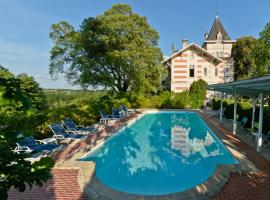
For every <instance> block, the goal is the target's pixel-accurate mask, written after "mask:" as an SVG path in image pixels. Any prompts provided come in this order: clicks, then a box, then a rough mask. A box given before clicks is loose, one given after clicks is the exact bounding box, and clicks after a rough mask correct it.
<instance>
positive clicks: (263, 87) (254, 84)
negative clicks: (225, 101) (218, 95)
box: [207, 75, 270, 96]
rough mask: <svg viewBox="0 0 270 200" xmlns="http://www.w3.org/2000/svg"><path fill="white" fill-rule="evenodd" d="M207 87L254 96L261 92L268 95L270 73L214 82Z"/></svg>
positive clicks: (269, 91)
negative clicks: (256, 76) (219, 82)
mask: <svg viewBox="0 0 270 200" xmlns="http://www.w3.org/2000/svg"><path fill="white" fill-rule="evenodd" d="M207 89H208V90H214V91H219V92H225V93H229V94H237V95H241V96H254V95H259V94H261V93H262V94H264V95H268V94H270V75H266V76H263V77H259V78H253V79H247V80H241V81H234V82H230V83H221V84H212V85H208V86H207Z"/></svg>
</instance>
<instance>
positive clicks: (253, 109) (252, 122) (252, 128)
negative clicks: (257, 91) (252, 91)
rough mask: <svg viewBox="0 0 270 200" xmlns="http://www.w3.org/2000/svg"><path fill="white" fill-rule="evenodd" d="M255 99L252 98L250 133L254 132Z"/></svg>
mask: <svg viewBox="0 0 270 200" xmlns="http://www.w3.org/2000/svg"><path fill="white" fill-rule="evenodd" d="M256 101H257V99H256V97H252V121H251V131H252V132H253V130H254V120H255V112H256Z"/></svg>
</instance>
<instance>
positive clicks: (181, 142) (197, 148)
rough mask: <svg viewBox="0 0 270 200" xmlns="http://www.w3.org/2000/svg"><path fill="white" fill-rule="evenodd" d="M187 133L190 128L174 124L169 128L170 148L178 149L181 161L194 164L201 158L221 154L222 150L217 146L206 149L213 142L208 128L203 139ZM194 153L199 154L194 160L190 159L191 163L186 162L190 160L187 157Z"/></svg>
mask: <svg viewBox="0 0 270 200" xmlns="http://www.w3.org/2000/svg"><path fill="white" fill-rule="evenodd" d="M189 133H190V128H188V129H187V128H183V127H181V126H174V127H172V129H171V148H172V149H174V150H180V153H181V155H182V159H181V160H182V162H184V163H189V164H195V163H197V162H198V161H199V160H201V159H202V158H207V157H210V156H218V155H221V153H222V152H221V151H220V149H219V148H218V146H216V147H215V148H211V151H208V150H207V148H208V147H210V146H211V145H213V144H214V142H215V141H214V139H213V137H212V136H211V134H210V133H209V131H208V130H207V132H206V134H205V137H204V138H203V139H198V138H196V137H194V138H190V137H189ZM195 154H199V157H197V158H196V159H195V160H194V159H191V160H192V161H193V163H190V162H188V161H191V160H190V158H189V157H190V156H192V155H195Z"/></svg>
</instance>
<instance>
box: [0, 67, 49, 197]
mask: <svg viewBox="0 0 270 200" xmlns="http://www.w3.org/2000/svg"><path fill="white" fill-rule="evenodd" d="M28 78H29V77H28V76H26V75H21V76H20V77H19V78H17V77H15V76H14V75H13V74H12V73H10V72H9V71H8V70H7V69H5V68H3V67H1V66H0V199H7V195H8V191H9V189H10V188H12V187H14V188H16V189H18V190H19V191H21V192H23V191H24V190H25V188H26V185H28V186H30V187H31V186H32V185H34V184H36V185H40V186H41V185H42V184H43V183H44V182H45V181H47V180H48V179H49V178H50V177H51V175H50V169H51V168H52V167H53V165H54V161H53V160H52V159H51V158H42V159H41V160H40V161H37V162H35V163H30V162H29V161H26V160H25V158H26V157H27V155H24V154H17V153H14V151H13V150H14V148H15V147H16V142H17V140H18V139H17V135H18V133H21V132H29V131H31V130H33V128H34V127H35V126H36V125H37V124H36V123H35V119H36V116H37V113H38V112H39V110H40V109H41V108H40V107H39V105H38V104H39V103H40V102H41V101H39V99H37V98H36V97H35V96H39V95H38V94H33V93H32V92H33V89H30V88H29V87H26V85H27V82H24V81H25V80H26V79H28ZM31 82H32V83H34V84H35V85H34V86H36V87H38V84H37V83H36V82H34V80H32V79H31ZM27 88H28V89H27ZM38 88H39V87H38ZM39 90H40V88H39ZM28 156H29V155H28Z"/></svg>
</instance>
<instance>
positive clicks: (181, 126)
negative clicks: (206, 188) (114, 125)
mask: <svg viewBox="0 0 270 200" xmlns="http://www.w3.org/2000/svg"><path fill="white" fill-rule="evenodd" d="M81 160H83V161H94V162H96V176H97V178H98V179H99V180H100V181H101V182H102V183H103V184H104V185H106V186H107V187H109V188H112V189H115V190H118V191H122V192H126V193H131V194H140V195H163V194H171V193H176V192H181V191H184V190H187V189H190V188H193V187H195V186H196V185H198V184H200V183H202V182H204V181H205V180H206V179H207V178H208V177H209V176H211V175H212V174H213V173H214V171H215V169H216V167H217V165H218V164H236V163H237V161H236V160H235V159H234V158H233V157H232V155H231V154H230V153H229V152H228V150H227V149H226V148H225V147H224V146H223V144H222V143H221V142H220V141H219V140H218V139H217V137H216V136H215V135H214V134H213V133H212V131H211V130H210V129H209V128H208V126H207V125H206V124H205V122H204V121H203V120H202V119H201V117H200V116H199V114H197V113H196V112H157V113H151V114H145V115H144V116H142V117H141V118H140V119H138V120H137V121H136V122H135V123H133V124H132V125H130V126H128V127H126V128H125V129H123V130H121V131H119V132H118V133H117V134H116V135H114V136H113V137H111V138H110V139H108V140H107V141H106V142H105V143H104V144H103V145H102V146H100V147H99V148H97V149H96V150H94V151H92V152H90V153H89V154H88V155H87V156H85V157H83V158H82V159H81Z"/></svg>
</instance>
